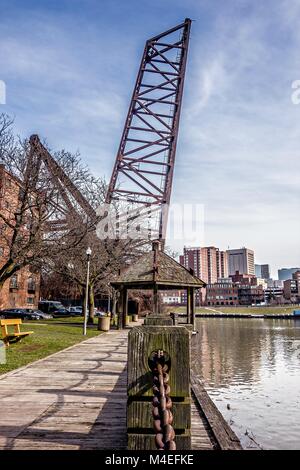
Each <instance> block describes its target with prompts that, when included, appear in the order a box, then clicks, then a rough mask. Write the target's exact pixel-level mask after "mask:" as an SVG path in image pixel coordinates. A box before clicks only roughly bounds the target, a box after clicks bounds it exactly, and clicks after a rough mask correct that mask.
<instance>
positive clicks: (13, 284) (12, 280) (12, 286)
mask: <svg viewBox="0 0 300 470" xmlns="http://www.w3.org/2000/svg"><path fill="white" fill-rule="evenodd" d="M9 287H10V289H18V288H19V283H18V276H17V275H16V274H14V275H13V276H12V277H11V278H10V283H9Z"/></svg>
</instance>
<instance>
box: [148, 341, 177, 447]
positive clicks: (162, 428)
mask: <svg viewBox="0 0 300 470" xmlns="http://www.w3.org/2000/svg"><path fill="white" fill-rule="evenodd" d="M149 363H150V367H151V370H152V373H153V393H154V397H153V400H152V406H153V408H152V416H153V420H154V430H155V433H156V436H155V444H156V447H157V449H159V450H176V443H175V441H174V439H175V431H174V429H173V427H172V422H173V415H172V413H171V408H172V400H171V398H170V396H169V395H170V391H171V390H170V385H169V384H168V382H169V374H168V371H169V369H170V365H169V364H170V362H169V361H168V358H167V355H166V354H165V353H164V351H161V350H158V351H155V352H154V353H152V354H151V357H150V361H149Z"/></svg>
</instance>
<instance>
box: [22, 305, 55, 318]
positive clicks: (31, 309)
mask: <svg viewBox="0 0 300 470" xmlns="http://www.w3.org/2000/svg"><path fill="white" fill-rule="evenodd" d="M24 310H26V312H28V313H35V314H36V315H39V317H41V318H42V319H43V320H50V319H51V318H53V315H50V313H44V312H42V311H41V310H37V309H33V308H24Z"/></svg>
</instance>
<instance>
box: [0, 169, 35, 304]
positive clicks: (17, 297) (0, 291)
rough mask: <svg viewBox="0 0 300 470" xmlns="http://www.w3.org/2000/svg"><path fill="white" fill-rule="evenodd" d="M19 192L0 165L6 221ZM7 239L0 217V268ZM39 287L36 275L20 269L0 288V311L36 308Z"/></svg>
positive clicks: (5, 256) (0, 204)
mask: <svg viewBox="0 0 300 470" xmlns="http://www.w3.org/2000/svg"><path fill="white" fill-rule="evenodd" d="M20 190H21V186H20V183H19V181H17V180H16V179H15V178H14V177H13V176H12V175H11V174H10V173H8V172H7V171H6V170H5V168H4V166H3V165H0V213H1V214H2V215H3V216H4V217H5V218H6V219H7V220H13V214H14V213H15V210H16V208H17V206H18V200H19V199H18V198H19V192H20ZM25 231H26V227H24V233H25ZM9 239H10V232H9V228H8V227H7V225H6V224H5V223H4V221H3V220H2V219H1V217H0V268H1V266H3V265H4V264H5V262H6V261H7V259H8V255H9V247H8V244H9ZM39 285H40V276H39V274H38V273H33V272H31V270H30V268H29V267H27V266H26V267H24V268H22V269H20V270H19V271H17V272H16V273H15V274H14V275H13V276H12V277H11V278H10V279H8V280H6V281H5V283H4V285H3V287H2V288H0V309H4V308H13V307H24V308H25V307H27V308H36V307H37V304H38V300H39Z"/></svg>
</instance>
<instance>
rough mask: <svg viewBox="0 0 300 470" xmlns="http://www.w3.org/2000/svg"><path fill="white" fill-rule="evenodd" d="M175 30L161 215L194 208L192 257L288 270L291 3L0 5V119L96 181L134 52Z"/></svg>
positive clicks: (172, 0) (295, 33) (295, 187)
mask: <svg viewBox="0 0 300 470" xmlns="http://www.w3.org/2000/svg"><path fill="white" fill-rule="evenodd" d="M186 17H189V18H191V19H192V20H194V21H193V23H192V32H191V40H190V50H189V57H188V64H187V71H186V81H185V90H184V98H183V105H182V114H181V123H180V133H179V141H178V147H177V155H176V163H175V173H174V182H173V189H172V202H173V203H179V202H182V201H185V202H186V203H193V204H199V205H201V207H202V208H203V212H204V235H202V233H201V235H200V233H199V240H195V241H194V243H193V244H194V245H200V244H202V245H205V246H217V247H219V248H221V249H227V248H228V247H230V248H239V247H242V246H246V247H247V248H250V249H253V250H254V252H255V262H256V263H259V264H260V263H261V264H264V263H267V264H270V265H271V270H272V275H273V277H274V278H276V277H277V269H278V268H280V267H294V266H295V267H298V266H300V244H299V234H300V217H299V215H300V193H299V183H300V158H299V154H300V103H299V104H296V103H295V102H293V101H295V100H292V93H293V89H292V84H293V82H295V81H296V80H300V28H299V24H300V0H272V1H271V0H265V1H264V2H261V1H258V0H252V1H251V0H226V1H224V0H223V1H221V0H185V1H179V0H152V1H151V2H150V1H149V0H126V2H125V1H120V0H118V1H117V0H60V1H53V0H42V1H40V0H0V82H1V81H2V82H4V83H5V85H6V104H0V112H5V113H8V114H10V115H12V116H14V117H15V128H16V131H17V132H18V133H19V134H20V135H22V137H28V136H30V135H31V134H33V133H38V134H39V135H40V136H41V138H43V139H46V140H47V142H48V144H49V146H50V147H51V149H53V150H59V149H62V148H64V149H66V150H70V151H74V152H75V151H77V150H79V151H80V153H81V157H82V160H83V161H84V162H85V163H86V164H87V165H88V166H89V167H90V169H91V171H92V172H93V173H94V174H95V175H96V176H105V177H106V178H107V179H108V180H109V178H110V174H111V171H112V167H113V163H114V159H115V155H116V152H117V148H118V145H119V141H120V137H121V132H122V128H123V125H124V120H125V117H126V113H127V108H128V105H129V101H130V97H131V93H132V89H133V86H134V82H135V78H136V74H137V70H138V66H139V62H140V59H141V54H142V51H143V48H144V44H145V41H146V39H148V38H149V37H152V36H154V35H156V34H158V33H160V32H162V31H164V30H166V29H169V28H170V27H173V26H174V25H176V24H179V23H181V22H182V21H183V20H184V18H186ZM298 101H300V100H298ZM0 103H1V101H0ZM200 212H201V214H202V210H201V211H200ZM185 243H186V240H179V241H174V242H170V245H171V247H172V248H173V249H174V250H176V251H180V250H181V249H182V247H183V245H184V244H185ZM186 244H190V243H186Z"/></svg>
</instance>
